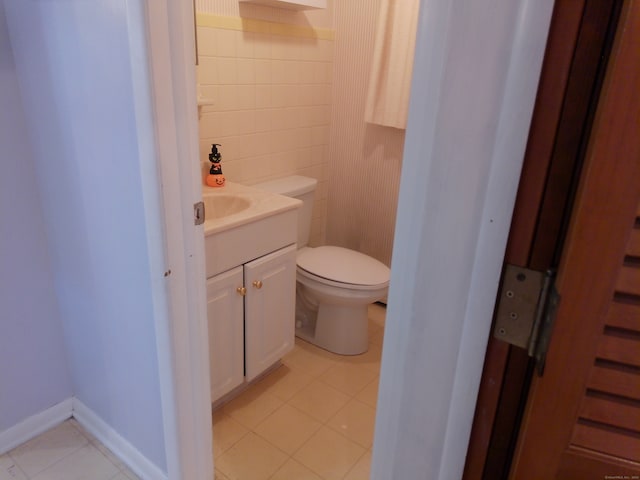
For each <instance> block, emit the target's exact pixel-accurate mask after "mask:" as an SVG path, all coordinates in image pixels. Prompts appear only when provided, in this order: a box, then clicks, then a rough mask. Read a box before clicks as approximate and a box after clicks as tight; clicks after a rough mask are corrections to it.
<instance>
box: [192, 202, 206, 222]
mask: <svg viewBox="0 0 640 480" xmlns="http://www.w3.org/2000/svg"><path fill="white" fill-rule="evenodd" d="M204 215H205V212H204V202H198V203H194V204H193V223H195V224H196V225H202V224H203V223H204Z"/></svg>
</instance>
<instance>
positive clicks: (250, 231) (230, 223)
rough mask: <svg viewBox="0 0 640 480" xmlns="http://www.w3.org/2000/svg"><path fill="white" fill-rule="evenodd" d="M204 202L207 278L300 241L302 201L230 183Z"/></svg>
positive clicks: (208, 193)
mask: <svg viewBox="0 0 640 480" xmlns="http://www.w3.org/2000/svg"><path fill="white" fill-rule="evenodd" d="M202 201H203V202H204V206H205V207H204V208H205V221H204V235H205V250H206V260H207V264H206V272H207V278H210V277H212V276H213V275H216V274H218V273H221V272H225V271H227V270H229V269H231V268H234V267H237V266H238V265H242V264H243V263H246V262H248V261H250V260H253V259H255V258H258V257H260V256H263V255H266V254H268V253H271V252H275V251H276V250H278V249H279V248H282V247H285V246H287V245H291V244H294V243H295V242H296V239H297V236H298V227H297V223H298V211H297V210H298V208H299V207H300V206H301V205H302V202H301V201H300V200H297V199H295V198H289V197H284V196H282V195H276V194H274V193H269V192H265V191H263V190H259V189H257V188H253V187H248V186H245V185H240V184H237V183H233V182H229V181H227V183H226V185H225V186H224V187H223V188H212V187H206V186H203V187H202Z"/></svg>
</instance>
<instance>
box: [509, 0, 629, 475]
mask: <svg viewBox="0 0 640 480" xmlns="http://www.w3.org/2000/svg"><path fill="white" fill-rule="evenodd" d="M639 204H640V1H637V0H629V1H627V2H625V5H624V8H623V12H622V16H621V19H620V26H619V28H618V35H617V38H616V42H615V44H614V47H613V51H612V56H611V60H610V63H609V67H608V73H607V78H606V80H605V84H604V86H603V90H602V95H601V97H600V102H599V106H598V111H597V114H596V119H595V122H594V127H593V131H592V135H591V141H590V145H589V149H588V152H587V156H586V163H585V167H584V170H583V175H582V179H581V183H580V187H579V190H578V193H577V197H576V203H575V207H574V213H573V217H572V220H571V225H570V229H569V234H568V237H567V241H566V243H565V248H564V251H563V255H562V260H561V263H560V268H559V271H558V281H557V287H558V290H559V292H560V294H561V295H562V300H561V303H560V307H559V310H558V316H557V319H556V325H555V331H554V333H553V337H552V341H551V345H550V350H549V353H548V357H547V366H546V370H545V373H544V376H542V377H535V378H534V380H533V383H532V385H531V390H530V394H529V401H528V404H527V408H526V411H525V416H524V420H523V424H522V428H521V431H520V436H519V440H518V445H517V448H516V454H515V457H514V463H513V467H512V470H511V475H510V478H512V479H513V480H529V479H531V480H540V479H556V478H557V479H590V478H593V479H603V478H607V476H609V477H610V478H625V477H624V476H625V475H626V476H628V478H634V477H633V476H634V475H635V476H636V478H637V476H638V475H640V248H639V246H638V245H639V240H638V238H639V237H640V205H639Z"/></svg>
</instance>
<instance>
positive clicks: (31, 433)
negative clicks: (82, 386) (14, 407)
mask: <svg viewBox="0 0 640 480" xmlns="http://www.w3.org/2000/svg"><path fill="white" fill-rule="evenodd" d="M72 412H73V400H72V399H71V398H67V399H66V400H63V401H62V402H60V403H58V404H56V405H54V406H53V407H51V408H47V409H46V410H44V411H42V412H40V413H36V414H35V415H32V416H31V417H29V418H26V419H25V420H23V421H22V422H20V423H18V424H17V425H14V426H13V427H11V428H8V429H7V430H4V431H3V432H0V455H2V454H3V453H7V452H8V451H9V450H13V449H14V448H16V447H17V446H18V445H21V444H23V443H24V442H26V441H28V440H31V439H32V438H34V437H37V436H38V435H40V434H41V433H44V432H46V431H47V430H49V429H50V428H53V427H55V426H56V425H58V424H59V423H62V422H64V421H65V420H66V419H68V418H70V417H71V415H72Z"/></svg>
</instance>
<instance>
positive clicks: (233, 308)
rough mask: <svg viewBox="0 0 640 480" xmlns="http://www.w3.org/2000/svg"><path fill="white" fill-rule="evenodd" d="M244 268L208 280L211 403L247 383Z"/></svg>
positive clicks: (237, 268)
mask: <svg viewBox="0 0 640 480" xmlns="http://www.w3.org/2000/svg"><path fill="white" fill-rule="evenodd" d="M242 279H243V274H242V266H240V267H236V268H234V269H232V270H229V271H228V272H224V273H220V274H218V275H216V276H215V277H212V278H210V279H208V280H207V319H208V324H209V325H208V327H209V328H208V330H209V375H210V378H211V401H212V402H213V401H215V400H217V399H218V398H220V397H222V396H223V395H225V394H227V393H229V392H230V391H231V390H233V389H234V388H236V387H237V386H238V385H241V384H242V382H243V381H244V301H243V297H242V296H241V294H240V292H239V291H238V289H239V288H242V285H243V280H242Z"/></svg>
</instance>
